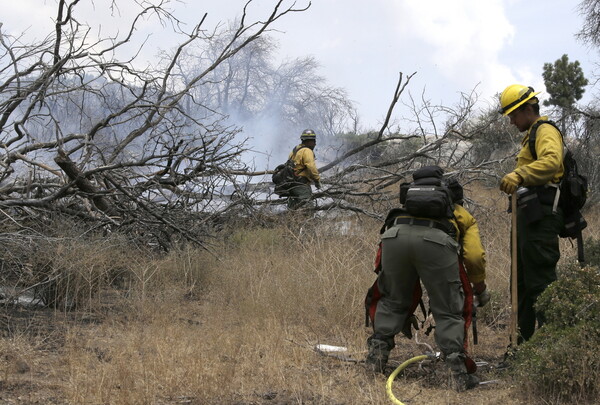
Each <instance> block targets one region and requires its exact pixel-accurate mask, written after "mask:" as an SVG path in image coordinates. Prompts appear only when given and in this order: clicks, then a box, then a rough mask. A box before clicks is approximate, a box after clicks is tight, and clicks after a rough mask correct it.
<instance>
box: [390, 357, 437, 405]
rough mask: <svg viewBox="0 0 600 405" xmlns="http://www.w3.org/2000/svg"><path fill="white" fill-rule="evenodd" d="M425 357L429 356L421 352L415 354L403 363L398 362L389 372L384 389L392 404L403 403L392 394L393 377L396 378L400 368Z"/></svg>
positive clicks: (400, 404) (402, 404) (398, 404)
mask: <svg viewBox="0 0 600 405" xmlns="http://www.w3.org/2000/svg"><path fill="white" fill-rule="evenodd" d="M427 358H429V356H428V355H426V354H422V355H420V356H415V357H413V358H412V359H409V360H406V361H405V362H404V363H402V364H400V365H399V366H398V368H397V369H395V370H394V372H393V373H392V374H390V376H389V377H388V379H387V383H386V384H385V391H386V392H387V394H388V397H390V400H391V401H392V402H393V403H394V404H396V405H404V403H403V402H400V400H399V399H398V398H396V397H395V396H394V393H393V392H392V383H393V382H394V379H395V378H396V376H397V375H398V374H400V372H401V371H402V370H404V369H405V368H406V367H407V366H408V365H409V364H412V363H416V362H417V361H421V360H425V359H427Z"/></svg>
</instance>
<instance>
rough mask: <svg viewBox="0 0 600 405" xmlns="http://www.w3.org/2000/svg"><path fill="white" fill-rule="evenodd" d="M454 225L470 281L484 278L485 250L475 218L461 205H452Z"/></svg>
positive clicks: (473, 281)
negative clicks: (458, 233) (456, 228)
mask: <svg viewBox="0 0 600 405" xmlns="http://www.w3.org/2000/svg"><path fill="white" fill-rule="evenodd" d="M454 216H455V217H456V225H457V226H458V229H459V232H460V239H461V243H462V258H463V263H464V265H465V269H466V271H467V276H468V277H469V281H470V282H471V283H478V282H480V281H484V280H485V251H484V249H483V245H482V244H481V238H480V236H479V227H478V226H477V221H476V220H475V218H474V217H473V216H472V215H471V214H470V213H469V212H468V211H467V210H466V209H465V208H464V207H462V206H460V205H458V204H456V205H455V206H454Z"/></svg>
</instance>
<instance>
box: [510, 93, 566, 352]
mask: <svg viewBox="0 0 600 405" xmlns="http://www.w3.org/2000/svg"><path fill="white" fill-rule="evenodd" d="M537 94H539V92H535V91H534V89H533V88H532V87H527V86H523V85H520V84H513V85H510V86H508V87H507V88H506V89H505V90H504V91H503V92H502V95H501V96H500V104H501V111H500V113H501V114H502V115H504V116H508V117H509V118H510V123H511V124H512V125H514V126H515V127H517V128H518V130H519V131H521V132H524V133H525V136H524V137H523V140H522V141H521V150H520V152H519V153H518V155H517V165H516V168H515V169H514V170H513V171H512V172H510V173H508V174H507V175H505V176H504V177H503V178H502V180H501V182H500V190H502V191H504V192H505V193H506V194H509V195H512V194H513V193H514V192H515V191H517V195H518V196H519V197H518V199H517V204H518V206H519V208H518V209H517V244H518V250H517V293H518V300H519V302H518V325H519V337H518V342H517V343H521V342H522V341H525V340H528V339H529V338H530V337H531V336H532V335H533V333H534V331H535V327H536V322H537V325H538V327H539V326H541V325H542V324H543V323H544V315H543V314H542V313H539V312H537V311H536V310H535V309H534V304H535V302H536V300H537V298H538V297H539V295H540V294H541V293H542V292H543V291H544V290H545V289H546V287H548V285H549V284H550V283H552V282H553V281H555V280H556V263H557V262H558V259H559V258H560V250H559V243H558V235H559V233H560V230H561V228H562V227H563V221H564V218H563V212H562V209H561V208H560V206H558V198H559V193H558V184H559V182H560V180H561V178H562V176H563V172H564V167H563V140H562V134H561V133H560V131H559V130H558V129H557V128H556V127H554V126H553V125H552V124H549V123H541V124H539V126H538V125H536V124H538V122H539V121H548V117H546V116H540V105H539V101H538V98H537V97H536V95H537ZM534 127H535V128H536V130H535V140H534V143H533V145H534V148H533V149H534V150H531V148H530V146H531V145H530V138H529V137H530V134H531V132H532V128H534ZM532 140H533V139H532ZM524 201H528V203H527V204H525V203H524ZM512 343H514V342H512Z"/></svg>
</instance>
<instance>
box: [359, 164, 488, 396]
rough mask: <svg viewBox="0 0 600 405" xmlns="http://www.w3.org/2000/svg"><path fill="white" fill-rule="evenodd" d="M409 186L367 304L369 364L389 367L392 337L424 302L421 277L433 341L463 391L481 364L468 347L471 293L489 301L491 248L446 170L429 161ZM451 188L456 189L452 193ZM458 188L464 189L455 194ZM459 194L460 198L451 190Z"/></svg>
mask: <svg viewBox="0 0 600 405" xmlns="http://www.w3.org/2000/svg"><path fill="white" fill-rule="evenodd" d="M413 179H414V181H413V182H412V183H410V184H403V185H402V186H401V191H400V202H401V203H402V208H396V209H393V210H391V211H390V212H389V213H388V215H387V218H386V221H385V225H384V226H383V227H382V229H381V243H380V249H381V250H380V256H379V257H380V262H379V265H378V266H377V267H378V269H376V272H378V278H377V281H376V284H375V285H374V286H373V287H372V289H371V290H373V289H374V290H377V291H375V294H373V291H371V290H370V293H371V295H372V297H371V298H375V299H368V300H367V301H368V302H366V305H367V312H368V314H369V317H370V318H371V320H372V321H373V335H371V336H370V337H369V339H368V341H367V343H368V346H369V353H368V355H367V358H366V361H365V363H366V365H367V367H368V368H369V369H371V370H373V371H375V372H383V371H384V368H385V366H386V363H387V361H388V357H389V354H390V351H391V350H392V348H393V347H394V346H395V344H394V336H395V335H397V334H398V333H400V332H401V331H403V330H406V323H407V322H410V318H411V317H412V315H413V312H414V310H415V309H416V307H417V304H418V302H419V300H420V294H421V281H422V282H423V285H424V286H425V289H426V290H427V293H428V296H429V304H430V308H431V312H432V314H433V318H434V320H435V323H436V329H435V341H436V343H437V345H438V347H439V348H440V350H441V352H442V355H443V358H444V360H445V363H446V365H447V366H448V368H449V369H450V370H451V372H452V383H453V385H454V388H455V389H457V390H458V391H463V390H465V389H470V388H473V387H475V386H476V385H477V384H478V383H479V380H478V379H477V377H475V376H474V375H473V373H474V372H475V370H476V368H477V367H476V365H475V362H474V361H473V360H472V359H471V358H470V357H468V355H467V353H466V346H467V338H466V337H467V334H466V331H467V329H468V327H469V326H470V322H471V315H472V305H473V294H475V296H477V300H478V302H479V306H484V305H485V304H487V302H489V299H490V296H489V292H488V291H487V290H486V284H485V252H484V250H483V246H482V244H481V240H480V237H479V229H478V227H477V222H476V221H475V219H474V218H473V216H472V215H471V214H470V213H469V212H468V211H467V210H466V209H465V208H464V207H462V205H461V204H462V188H461V187H460V185H459V184H458V183H457V182H455V183H454V184H453V185H451V184H446V183H445V181H444V179H443V170H442V169H441V168H440V167H438V166H428V167H424V168H421V169H419V170H417V171H416V172H415V173H414V174H413ZM453 190H454V191H455V192H453ZM456 191H458V192H456ZM453 194H454V196H453Z"/></svg>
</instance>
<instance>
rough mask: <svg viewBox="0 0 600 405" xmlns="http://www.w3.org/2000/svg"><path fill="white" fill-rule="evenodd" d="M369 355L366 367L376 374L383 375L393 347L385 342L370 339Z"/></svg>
mask: <svg viewBox="0 0 600 405" xmlns="http://www.w3.org/2000/svg"><path fill="white" fill-rule="evenodd" d="M367 343H368V345H369V353H368V354H367V358H366V359H365V366H366V367H367V369H368V370H370V371H373V372H375V373H383V371H384V370H385V365H386V364H387V361H388V358H389V357H390V351H391V347H390V345H389V344H388V342H386V341H385V340H380V339H376V338H369V340H368V342H367Z"/></svg>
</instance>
